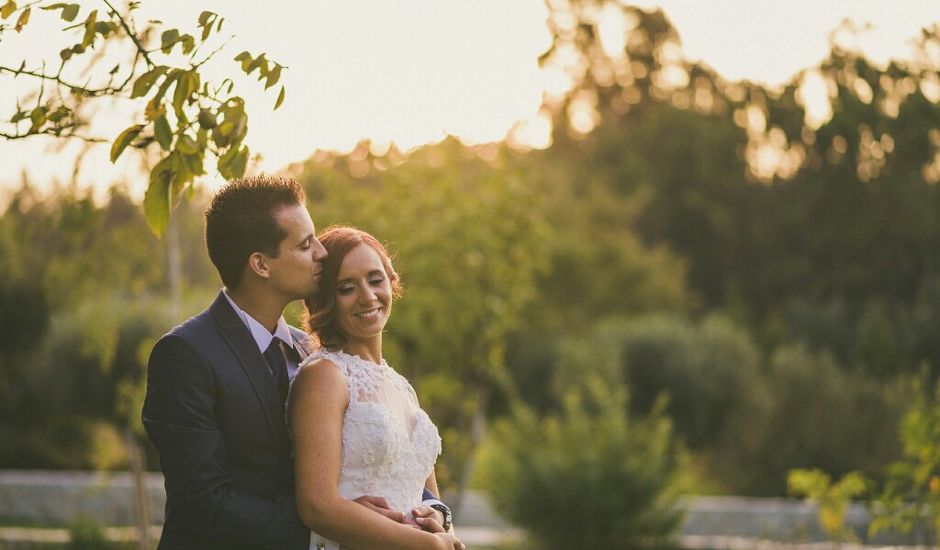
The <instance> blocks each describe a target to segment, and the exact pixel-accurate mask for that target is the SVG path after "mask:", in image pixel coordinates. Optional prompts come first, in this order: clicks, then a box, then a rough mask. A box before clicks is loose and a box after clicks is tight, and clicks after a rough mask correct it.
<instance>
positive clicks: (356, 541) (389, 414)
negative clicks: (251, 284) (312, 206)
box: [288, 227, 464, 550]
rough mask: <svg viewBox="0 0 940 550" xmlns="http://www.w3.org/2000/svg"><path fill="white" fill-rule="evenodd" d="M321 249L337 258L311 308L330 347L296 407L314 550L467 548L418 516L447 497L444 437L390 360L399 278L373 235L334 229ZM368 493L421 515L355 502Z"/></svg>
mask: <svg viewBox="0 0 940 550" xmlns="http://www.w3.org/2000/svg"><path fill="white" fill-rule="evenodd" d="M320 242H322V243H323V246H324V247H326V250H327V253H328V256H327V258H326V259H325V260H324V261H323V272H322V277H321V279H320V289H319V292H318V293H317V295H316V296H314V297H313V298H311V299H308V300H307V302H306V304H307V310H308V321H307V325H308V330H309V331H310V332H312V333H313V334H314V335H316V336H317V338H318V339H319V341H320V346H321V347H320V349H319V350H318V351H316V352H315V353H313V354H312V355H311V356H310V357H308V358H307V359H306V360H305V361H304V362H303V364H302V365H301V367H300V370H299V372H298V374H297V376H296V378H295V379H294V381H293V383H292V385H291V391H290V399H289V405H288V416H289V422H290V427H291V432H292V434H293V438H294V470H295V486H296V500H297V511H298V513H299V515H300V519H301V520H303V522H304V523H305V524H306V525H308V526H310V527H311V528H312V529H314V532H312V533H311V538H310V548H311V549H320V548H337V547H338V544H336V543H335V542H333V541H336V540H340V541H343V544H344V545H346V546H350V547H353V548H358V549H360V550H363V549H368V548H383V549H385V548H387V549H397V548H401V549H418V548H422V549H423V548H433V549H446V550H453V549H457V550H462V549H463V548H464V545H463V544H462V543H461V542H460V541H459V540H458V539H457V538H456V537H455V536H454V535H453V534H452V533H448V532H437V533H431V532H428V531H425V530H422V529H421V527H422V526H423V527H425V528H428V529H431V530H436V529H435V528H437V529H439V526H437V524H436V522H434V521H433V520H428V519H426V518H423V517H416V516H415V515H414V513H413V510H414V509H415V508H416V507H417V506H419V505H420V504H421V501H422V494H426V493H427V492H428V491H430V493H432V494H433V495H435V498H436V495H438V489H437V481H436V479H435V477H434V463H435V461H436V459H437V456H438V455H439V454H440V452H441V438H440V436H439V435H438V431H437V428H436V427H435V426H434V424H433V423H432V422H431V419H430V418H429V417H428V415H427V414H426V413H425V412H424V411H423V410H422V409H421V408H420V406H419V405H418V400H417V397H416V395H415V392H414V389H413V388H412V387H411V384H409V383H408V381H407V380H405V378H404V377H402V376H401V375H400V374H398V372H396V371H395V370H394V369H393V368H392V367H390V366H389V365H388V364H387V363H386V362H385V360H384V359H383V358H382V331H383V329H384V328H385V323H386V321H388V318H389V314H390V313H391V309H392V301H393V298H395V297H397V295H398V294H399V292H400V283H399V280H398V275H397V274H396V273H395V271H394V270H393V269H392V265H391V262H390V260H389V257H388V254H387V253H386V251H385V248H384V247H383V246H382V244H381V243H379V242H378V241H377V240H376V239H375V238H374V237H373V236H371V235H369V234H368V233H365V232H363V231H360V230H358V229H353V228H350V227H334V228H330V229H329V230H327V231H326V232H325V233H324V234H323V235H322V236H321V237H320ZM364 495H375V496H378V497H383V498H384V499H385V500H386V501H387V504H388V506H389V507H390V508H392V509H393V510H401V511H411V512H406V516H405V523H404V524H403V523H398V522H395V521H393V520H391V519H388V518H386V517H383V516H381V515H378V514H376V513H374V512H373V511H371V510H368V509H366V508H365V507H364V506H360V505H358V504H355V503H353V502H352V500H353V499H356V498H359V497H362V496H364ZM431 524H433V525H431Z"/></svg>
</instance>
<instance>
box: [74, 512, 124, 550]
mask: <svg viewBox="0 0 940 550" xmlns="http://www.w3.org/2000/svg"><path fill="white" fill-rule="evenodd" d="M112 547H114V545H113V544H112V543H111V541H109V540H108V537H107V534H105V531H104V528H103V527H102V526H101V525H99V524H98V523H97V522H95V520H93V519H90V518H81V519H78V520H76V521H75V522H73V523H72V524H71V525H69V548H71V549H72V550H100V549H103V548H112Z"/></svg>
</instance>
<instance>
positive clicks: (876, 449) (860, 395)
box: [751, 346, 910, 495]
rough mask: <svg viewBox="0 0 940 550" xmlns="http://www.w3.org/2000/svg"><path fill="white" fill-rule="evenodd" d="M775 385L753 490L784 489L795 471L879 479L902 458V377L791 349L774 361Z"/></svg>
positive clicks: (904, 389)
mask: <svg viewBox="0 0 940 550" xmlns="http://www.w3.org/2000/svg"><path fill="white" fill-rule="evenodd" d="M769 383H770V385H771V387H773V388H774V391H773V401H772V404H771V415H770V418H769V419H768V421H767V423H766V426H765V429H764V430H763V434H762V437H761V440H760V452H759V454H757V455H756V456H755V457H753V460H752V467H751V469H752V471H753V472H754V476H753V484H752V491H753V492H754V493H756V494H763V495H780V494H782V493H783V492H784V490H785V483H784V482H785V480H786V476H787V471H789V470H791V469H795V468H819V469H821V470H823V471H825V472H828V473H830V474H832V475H833V477H834V478H839V477H841V476H843V475H844V474H846V473H848V472H851V471H853V470H861V471H862V472H863V473H864V474H866V475H867V476H870V477H877V476H878V474H879V472H880V470H881V469H882V467H883V466H884V465H886V464H888V463H889V462H890V461H891V460H893V459H895V458H896V457H897V456H898V454H899V453H898V449H899V442H898V433H897V426H898V423H899V420H900V417H901V414H902V410H903V408H904V402H905V399H906V398H907V396H908V395H909V393H910V390H909V388H908V385H907V383H906V382H904V381H903V380H898V381H895V382H893V383H890V384H889V383H885V382H881V381H877V380H874V379H871V378H868V377H866V376H864V375H862V374H859V373H846V372H845V371H844V370H843V369H842V368H841V367H839V365H838V364H837V363H836V361H835V360H834V359H833V357H832V356H831V355H830V354H828V353H813V352H811V351H809V350H807V349H806V348H805V347H803V346H787V347H783V348H781V349H779V350H777V352H776V353H774V356H773V357H772V359H771V373H770V382H769Z"/></svg>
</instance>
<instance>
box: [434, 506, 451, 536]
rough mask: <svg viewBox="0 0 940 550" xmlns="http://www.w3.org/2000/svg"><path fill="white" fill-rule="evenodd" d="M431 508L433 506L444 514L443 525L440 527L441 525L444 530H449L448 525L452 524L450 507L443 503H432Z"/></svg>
mask: <svg viewBox="0 0 940 550" xmlns="http://www.w3.org/2000/svg"><path fill="white" fill-rule="evenodd" d="M431 508H434V509H435V510H437V511H438V512H440V513H441V514H443V515H444V525H442V526H441V527H443V528H444V530H445V531H450V526H451V525H452V524H453V517H452V516H451V513H450V508H448V507H447V506H445V505H443V504H432V505H431Z"/></svg>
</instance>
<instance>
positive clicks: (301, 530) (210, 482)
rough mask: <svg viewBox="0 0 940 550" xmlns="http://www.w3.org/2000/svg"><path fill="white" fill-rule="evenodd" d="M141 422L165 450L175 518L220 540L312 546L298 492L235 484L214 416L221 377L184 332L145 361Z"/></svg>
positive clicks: (163, 460)
mask: <svg viewBox="0 0 940 550" xmlns="http://www.w3.org/2000/svg"><path fill="white" fill-rule="evenodd" d="M142 420H143V423H144V426H145V427H146V429H147V434H148V436H149V437H150V440H151V441H152V442H153V444H154V445H155V446H156V447H157V450H158V451H159V452H160V463H161V465H162V468H163V473H164V476H165V477H166V484H167V498H168V499H172V502H171V506H172V512H173V514H174V516H176V517H177V518H178V519H177V521H180V520H182V521H185V522H186V523H187V526H188V528H189V530H191V531H193V532H195V533H198V534H199V535H202V536H205V537H207V538H210V539H212V540H217V541H220V542H225V541H229V542H232V543H238V544H246V543H247V544H255V545H261V546H271V547H274V548H306V545H307V541H308V540H309V531H308V530H307V529H306V528H305V527H304V526H303V524H302V523H301V522H300V520H299V518H298V517H297V512H296V507H295V504H294V498H293V495H282V496H280V497H279V498H277V499H276V500H268V499H264V498H259V497H255V496H251V495H246V494H243V493H239V492H238V491H236V490H234V489H233V488H232V481H231V476H230V473H229V470H228V467H229V466H228V458H227V455H226V444H225V441H224V439H223V436H222V432H221V430H220V429H219V425H218V421H217V419H216V417H215V380H214V377H213V375H212V372H211V370H210V369H209V366H208V365H207V364H206V361H205V360H204V359H203V357H202V355H201V354H200V353H199V352H198V350H196V348H195V347H194V346H193V345H192V344H191V343H190V342H189V341H188V340H186V339H185V338H184V337H182V336H179V335H169V336H165V337H163V338H162V339H161V340H160V341H159V342H157V345H156V346H155V347H154V349H153V352H152V353H151V355H150V362H149V365H148V367H147V395H146V398H145V401H144V408H143V412H142Z"/></svg>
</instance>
